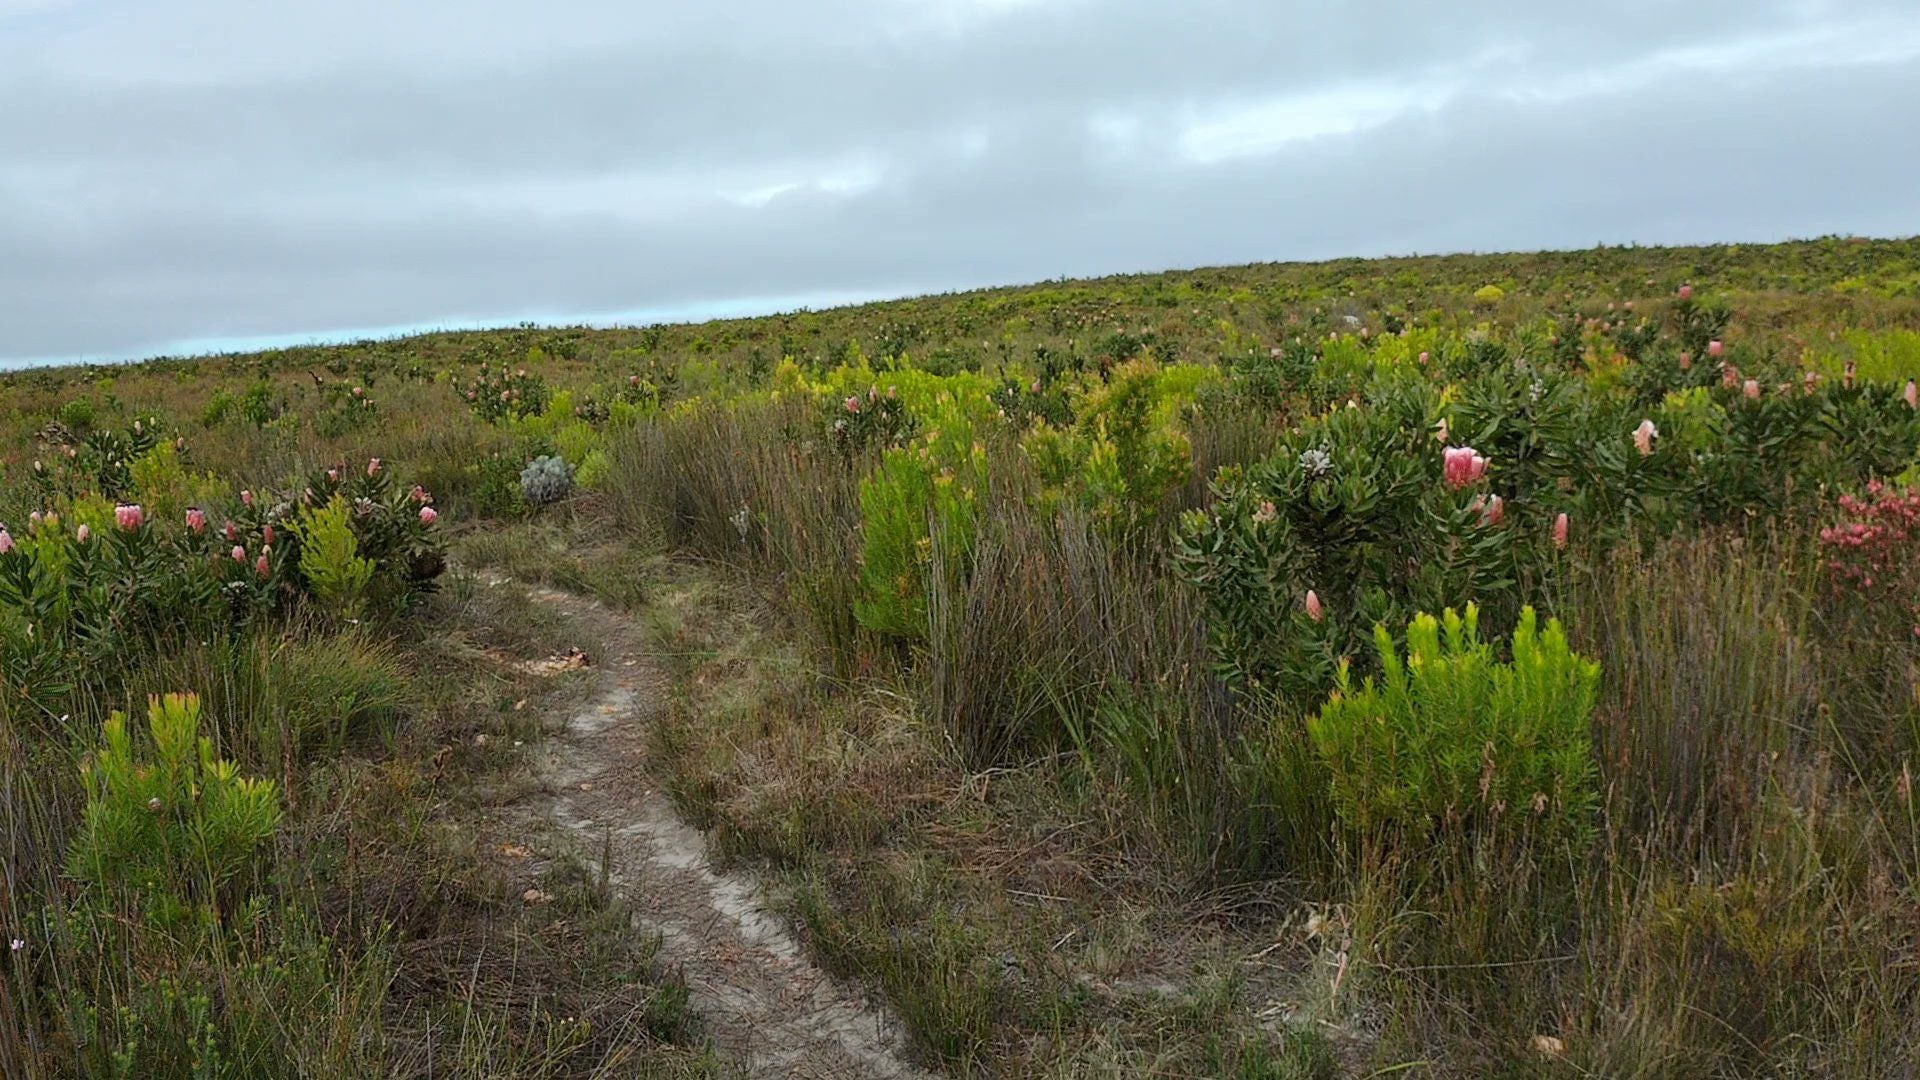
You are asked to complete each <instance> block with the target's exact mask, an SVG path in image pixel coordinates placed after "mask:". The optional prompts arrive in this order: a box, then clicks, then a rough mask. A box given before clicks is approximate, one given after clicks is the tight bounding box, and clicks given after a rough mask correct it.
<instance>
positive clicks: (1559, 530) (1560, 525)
mask: <svg viewBox="0 0 1920 1080" xmlns="http://www.w3.org/2000/svg"><path fill="white" fill-rule="evenodd" d="M1567 527H1568V523H1567V515H1566V512H1565V511H1561V513H1560V516H1559V517H1557V518H1554V519H1553V546H1554V547H1556V548H1561V549H1563V550H1564V549H1565V548H1566V546H1567Z"/></svg>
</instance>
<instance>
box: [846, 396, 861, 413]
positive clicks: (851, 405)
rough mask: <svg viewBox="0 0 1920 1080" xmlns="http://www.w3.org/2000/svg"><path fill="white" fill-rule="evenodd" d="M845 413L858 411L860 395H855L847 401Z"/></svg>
mask: <svg viewBox="0 0 1920 1080" xmlns="http://www.w3.org/2000/svg"><path fill="white" fill-rule="evenodd" d="M847 411H848V412H850V413H857V412H859V411H860V395H858V394H855V395H853V396H852V397H850V398H848V399H847Z"/></svg>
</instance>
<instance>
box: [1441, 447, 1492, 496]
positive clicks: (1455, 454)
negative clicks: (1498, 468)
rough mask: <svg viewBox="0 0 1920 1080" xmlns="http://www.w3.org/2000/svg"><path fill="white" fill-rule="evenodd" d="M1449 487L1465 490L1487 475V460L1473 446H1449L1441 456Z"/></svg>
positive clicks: (1442, 467) (1443, 472) (1443, 471)
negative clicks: (1464, 488)
mask: <svg viewBox="0 0 1920 1080" xmlns="http://www.w3.org/2000/svg"><path fill="white" fill-rule="evenodd" d="M1441 472H1442V475H1444V476H1445V478H1446V481H1447V486H1448V487H1451V488H1463V487H1466V486H1467V485H1469V484H1472V483H1475V482H1477V481H1478V480H1479V479H1480V478H1481V477H1483V476H1485V475H1487V459H1486V458H1484V457H1481V456H1480V452H1479V451H1477V450H1475V449H1474V448H1473V447H1471V446H1449V447H1447V448H1446V450H1445V452H1444V453H1443V454H1442V456H1441Z"/></svg>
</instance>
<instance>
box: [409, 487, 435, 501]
mask: <svg viewBox="0 0 1920 1080" xmlns="http://www.w3.org/2000/svg"><path fill="white" fill-rule="evenodd" d="M407 494H408V496H409V497H411V498H412V499H413V501H414V502H417V503H425V502H432V501H433V496H431V495H428V494H427V489H426V488H423V487H421V486H420V485H419V484H415V485H413V490H412V491H410V492H408V493H407Z"/></svg>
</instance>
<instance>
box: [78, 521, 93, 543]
mask: <svg viewBox="0 0 1920 1080" xmlns="http://www.w3.org/2000/svg"><path fill="white" fill-rule="evenodd" d="M73 538H74V539H75V540H78V541H80V542H81V543H83V544H84V543H86V542H87V541H89V540H91V539H93V530H92V529H89V528H87V526H86V523H85V522H81V524H80V527H79V528H77V529H75V530H73Z"/></svg>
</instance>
